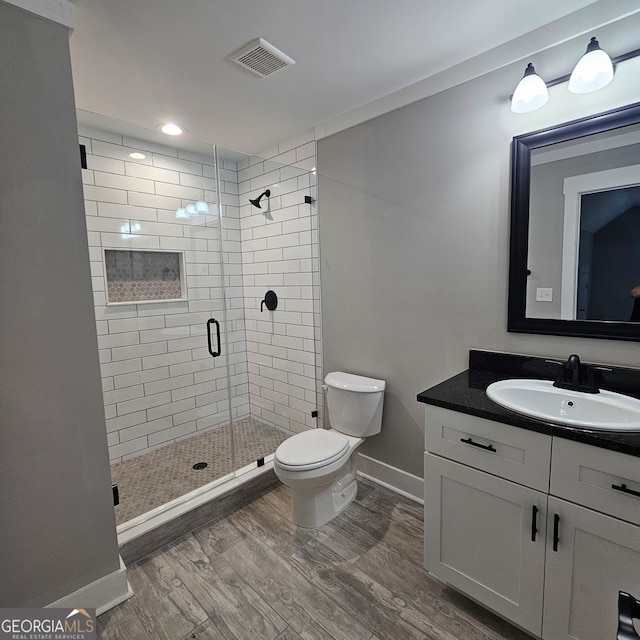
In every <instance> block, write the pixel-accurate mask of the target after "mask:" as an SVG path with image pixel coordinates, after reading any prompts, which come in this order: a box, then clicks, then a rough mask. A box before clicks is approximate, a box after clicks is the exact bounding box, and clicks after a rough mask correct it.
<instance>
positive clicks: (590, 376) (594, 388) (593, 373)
mask: <svg viewBox="0 0 640 640" xmlns="http://www.w3.org/2000/svg"><path fill="white" fill-rule="evenodd" d="M587 371H588V373H587V387H588V388H589V389H591V393H599V391H600V389H598V382H601V381H602V376H600V375H599V372H600V371H613V369H611V367H602V366H600V365H597V364H595V365H593V366H591V367H589V368H588V370H587Z"/></svg>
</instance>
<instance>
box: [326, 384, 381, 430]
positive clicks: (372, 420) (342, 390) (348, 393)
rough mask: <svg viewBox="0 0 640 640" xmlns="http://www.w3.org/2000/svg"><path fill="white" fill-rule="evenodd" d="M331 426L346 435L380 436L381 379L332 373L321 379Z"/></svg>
mask: <svg viewBox="0 0 640 640" xmlns="http://www.w3.org/2000/svg"><path fill="white" fill-rule="evenodd" d="M324 383H325V385H326V388H327V409H328V411H329V423H330V424H331V427H332V428H333V429H335V430H336V431H339V432H340V433H344V434H346V435H348V436H356V437H359V438H365V437H367V436H373V435H375V434H376V433H380V428H381V427H382V403H383V399H384V389H385V387H386V383H385V381H384V380H375V379H374V378H365V377H363V376H357V375H354V374H352V373H344V372H342V371H334V372H333V373H329V374H327V377H326V378H325V379H324Z"/></svg>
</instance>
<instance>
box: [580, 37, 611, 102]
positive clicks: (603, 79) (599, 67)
mask: <svg viewBox="0 0 640 640" xmlns="http://www.w3.org/2000/svg"><path fill="white" fill-rule="evenodd" d="M612 80H613V63H612V62H611V58H610V57H609V55H608V54H607V53H606V52H605V51H603V50H602V49H601V48H600V45H599V44H598V41H597V40H596V39H595V38H591V41H590V42H589V45H588V46H587V51H586V53H585V54H584V55H583V56H582V58H580V60H579V61H578V64H577V65H576V67H575V69H574V70H573V72H572V74H571V77H570V78H569V91H571V93H591V92H592V91H597V90H598V89H602V87H606V86H607V85H608V84H609V83H610V82H611V81H612Z"/></svg>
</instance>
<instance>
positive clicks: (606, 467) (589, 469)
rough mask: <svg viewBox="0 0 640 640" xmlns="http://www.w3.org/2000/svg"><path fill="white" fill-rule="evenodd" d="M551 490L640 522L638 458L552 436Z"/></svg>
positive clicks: (639, 472)
mask: <svg viewBox="0 0 640 640" xmlns="http://www.w3.org/2000/svg"><path fill="white" fill-rule="evenodd" d="M614 487H618V488H617V489H615V488H614ZM632 492H635V493H632ZM551 493H552V494H553V495H554V496H558V497H559V498H565V499H566V500H570V501H571V502H577V503H578V504H582V505H584V506H586V507H591V508H592V509H595V510H596V511H601V512H602V513H606V514H609V515H612V516H615V517H616V518H620V519H621V520H626V521H627V522H632V523H634V524H640V458H637V457H636V456H630V455H627V454H625V453H618V452H616V451H610V450H609V449H600V448H599V447H593V446H591V445H588V444H583V443H581V442H573V441H572V440H565V439H564V438H557V437H554V439H553V461H552V464H551ZM636 494H637V495H636Z"/></svg>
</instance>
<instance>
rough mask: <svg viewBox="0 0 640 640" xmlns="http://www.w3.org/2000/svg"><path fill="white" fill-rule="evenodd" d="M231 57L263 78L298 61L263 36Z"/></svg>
mask: <svg viewBox="0 0 640 640" xmlns="http://www.w3.org/2000/svg"><path fill="white" fill-rule="evenodd" d="M229 59H230V60H232V61H233V62H236V63H237V64H239V65H241V66H243V67H244V68H245V69H249V71H251V72H253V73H255V74H256V75H258V76H260V77H262V78H264V77H265V76H270V75H271V74H272V73H275V72H276V71H280V69H282V68H284V67H288V66H289V65H291V64H295V63H296V61H295V60H292V59H291V58H290V57H289V56H288V55H286V54H284V53H282V51H280V50H279V49H276V48H275V47H274V46H273V45H272V44H269V43H268V42H267V41H266V40H263V39H262V38H257V39H256V40H253V41H251V42H250V43H249V44H247V45H245V46H244V47H242V49H239V50H238V51H236V52H235V53H232V54H231V55H230V56H229Z"/></svg>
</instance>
